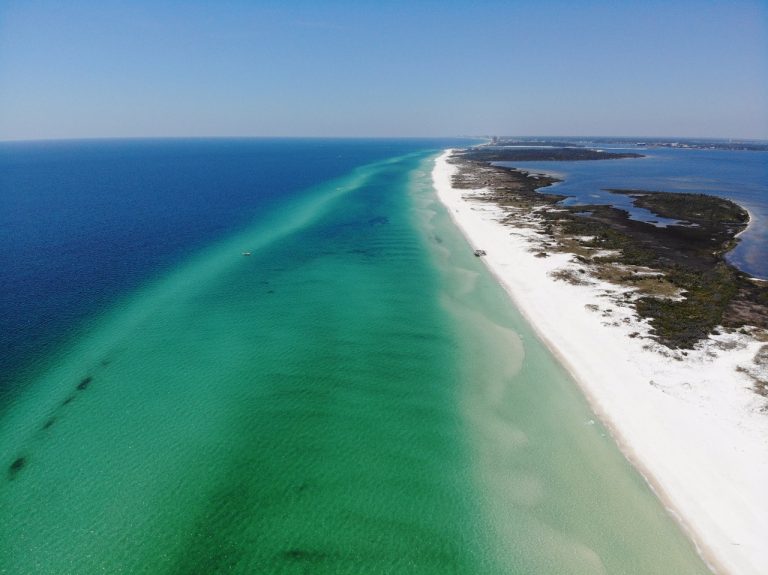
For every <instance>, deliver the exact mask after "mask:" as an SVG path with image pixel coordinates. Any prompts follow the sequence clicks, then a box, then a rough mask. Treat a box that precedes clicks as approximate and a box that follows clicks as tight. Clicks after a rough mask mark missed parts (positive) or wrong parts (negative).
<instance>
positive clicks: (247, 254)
mask: <svg viewBox="0 0 768 575" xmlns="http://www.w3.org/2000/svg"><path fill="white" fill-rule="evenodd" d="M243 255H244V256H249V255H251V252H243Z"/></svg>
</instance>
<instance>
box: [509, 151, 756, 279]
mask: <svg viewBox="0 0 768 575" xmlns="http://www.w3.org/2000/svg"><path fill="white" fill-rule="evenodd" d="M603 147H604V148H605V149H609V147H606V146H603ZM611 149H614V150H615V151H630V152H638V153H641V154H643V155H644V156H645V157H643V158H627V159H621V160H609V161H608V160H606V161H585V162H513V163H505V162H501V163H500V164H502V165H509V166H515V167H519V168H522V169H524V170H529V171H533V172H546V173H553V174H555V175H557V176H559V177H561V178H563V179H564V181H563V182H562V183H559V184H556V185H555V186H553V187H551V188H549V190H551V191H552V192H553V193H558V194H564V195H568V196H571V197H570V198H569V199H567V200H565V203H566V204H568V205H580V204H608V205H614V206H617V207H619V208H622V209H625V210H627V211H628V212H629V213H630V216H631V217H633V218H636V219H640V220H644V221H655V222H659V224H661V225H663V224H665V223H669V222H665V221H664V219H663V218H659V217H657V216H655V215H653V214H651V213H650V212H648V211H647V210H644V209H639V208H635V207H634V206H632V203H631V198H629V197H627V196H621V195H618V194H612V193H610V192H608V191H606V190H607V189H609V188H613V189H641V190H651V191H665V192H678V193H703V194H712V195H716V196H721V197H724V198H728V199H730V200H733V201H735V202H736V203H738V204H739V205H741V206H743V207H744V208H746V209H748V210H749V212H750V215H751V221H750V225H749V228H748V229H747V231H746V232H745V233H744V234H742V235H741V241H740V243H739V245H738V246H737V247H736V249H734V250H733V251H732V252H731V253H730V254H729V256H728V259H729V261H730V262H731V263H733V264H734V265H736V266H737V267H739V268H740V269H742V270H744V271H745V272H747V273H749V274H751V275H753V276H755V277H759V278H766V279H768V153H766V152H752V151H741V150H739V151H730V150H697V149H682V148H678V149H674V148H654V149H644V148H639V149H638V148H631V149H628V148H611Z"/></svg>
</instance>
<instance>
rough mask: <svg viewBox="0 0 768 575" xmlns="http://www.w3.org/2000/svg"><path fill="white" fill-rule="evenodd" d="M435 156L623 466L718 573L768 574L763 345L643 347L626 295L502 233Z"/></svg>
mask: <svg viewBox="0 0 768 575" xmlns="http://www.w3.org/2000/svg"><path fill="white" fill-rule="evenodd" d="M450 154H451V151H450V150H448V151H446V152H444V153H443V154H442V155H441V156H440V157H439V158H438V159H437V160H436V163H435V167H434V170H433V173H432V177H433V181H434V186H435V189H436V191H437V195H438V197H439V199H440V200H441V202H442V203H443V204H444V205H445V207H446V208H447V209H448V210H449V211H450V213H451V216H452V217H453V219H454V221H455V222H456V224H457V225H458V226H459V228H460V229H461V230H462V231H463V233H464V235H465V236H466V238H467V240H468V241H469V243H470V244H471V246H472V249H482V250H485V251H486V252H487V255H486V256H484V257H483V261H484V262H485V263H486V265H487V266H488V268H489V269H490V270H491V272H492V273H493V274H494V275H495V276H496V277H497V278H498V280H499V282H500V283H501V284H502V286H503V287H504V288H505V289H506V291H507V292H508V293H509V295H510V296H511V298H512V300H513V301H514V303H515V304H516V306H517V307H518V309H519V310H520V311H521V312H522V313H523V315H524V316H525V317H526V318H527V319H528V320H529V322H530V323H531V324H532V326H533V327H534V329H535V330H536V332H537V333H538V334H539V336H540V337H541V339H542V340H543V341H544V342H545V343H546V344H547V346H548V347H549V348H550V349H551V351H552V352H553V353H554V354H555V355H556V356H557V357H558V358H559V359H560V360H561V361H562V363H563V364H564V365H565V366H566V367H567V369H568V370H569V371H570V372H571V374H572V375H573V377H574V378H575V380H576V381H577V382H578V384H579V385H580V386H581V388H582V389H583V391H584V393H585V395H586V396H587V398H588V399H589V401H590V403H591V405H592V407H593V409H594V410H595V412H596V413H597V414H598V415H599V416H600V418H601V419H602V420H603V421H604V422H605V423H606V425H607V426H608V427H609V428H610V429H611V430H612V433H613V435H614V437H615V439H616V441H617V443H618V444H619V446H620V447H621V449H622V450H623V452H624V453H625V454H626V456H627V457H628V458H629V459H630V461H631V462H632V463H633V464H634V465H635V466H636V467H637V469H639V470H640V472H641V473H642V474H643V475H644V476H645V477H646V479H647V480H648V482H649V483H650V485H651V486H652V487H653V488H654V489H655V490H656V492H657V493H658V495H659V497H660V498H661V499H662V501H664V503H665V504H666V505H667V507H668V508H669V509H670V512H671V513H673V514H674V515H675V516H676V517H677V518H678V520H679V521H680V523H681V524H682V526H683V528H684V529H685V530H686V531H688V533H689V534H690V535H691V537H692V538H693V540H694V541H695V543H696V544H697V546H698V547H699V549H700V551H701V553H702V556H703V557H704V558H705V560H706V561H707V562H708V563H709V564H710V565H711V566H712V568H713V570H715V571H716V572H718V573H732V574H755V575H757V574H761V573H762V574H765V573H768V545H766V544H765V540H766V537H768V409H767V408H766V406H767V405H768V402H767V401H766V399H765V398H764V397H762V396H760V395H758V394H757V393H756V392H755V391H754V389H753V385H754V381H753V379H751V378H750V376H749V375H748V374H749V372H752V373H753V374H755V375H759V376H761V377H766V373H765V372H766V366H765V365H762V366H761V365H758V364H756V363H755V362H754V357H755V354H756V352H757V351H758V350H759V349H760V347H761V346H763V345H764V342H760V341H757V340H756V339H754V338H753V337H750V336H748V335H745V334H738V333H733V334H727V333H722V334H721V335H718V336H712V337H710V339H709V340H707V341H706V342H704V343H703V344H701V345H699V346H698V347H697V348H696V349H695V350H692V351H689V352H687V353H685V352H681V351H679V350H675V351H673V350H670V349H668V348H666V347H663V346H661V345H659V344H657V343H655V342H653V341H652V340H651V339H650V338H649V337H647V336H648V333H649V327H648V325H647V323H646V322H645V321H641V320H640V319H639V318H638V317H637V316H636V315H635V314H634V312H633V310H632V309H631V308H630V307H629V306H628V305H627V304H626V302H625V301H624V300H625V298H624V295H625V294H626V292H628V291H631V290H630V288H627V287H621V286H617V285H614V284H611V283H607V282H604V281H600V280H597V279H594V278H591V277H589V276H588V274H581V275H580V276H578V277H584V278H586V282H585V284H586V285H574V284H572V283H568V282H566V281H561V280H557V279H555V278H554V277H553V276H552V275H551V274H552V272H554V271H556V270H571V271H572V272H573V273H576V274H580V272H579V267H580V266H582V264H579V263H578V262H577V261H576V260H575V258H574V257H573V255H571V254H567V253H559V252H553V253H550V254H549V257H536V255H535V254H536V252H539V251H541V248H540V247H539V246H540V243H541V242H542V241H543V240H544V239H545V238H544V235H543V234H542V233H541V232H540V231H539V230H538V229H537V223H538V222H537V218H536V215H535V214H530V213H529V214H523V213H521V214H519V218H518V221H519V225H517V224H509V223H507V224H502V223H500V221H499V220H500V219H501V218H502V217H509V215H510V214H509V212H507V211H502V208H499V207H496V206H495V205H493V204H490V203H488V202H482V201H477V200H473V199H472V198H470V197H468V196H476V195H478V194H481V193H482V192H483V191H482V190H464V189H454V188H453V187H452V184H451V178H452V175H453V173H454V172H455V171H456V167H455V166H453V165H452V164H450V163H449V162H448V158H449V156H450Z"/></svg>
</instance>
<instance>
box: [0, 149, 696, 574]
mask: <svg viewBox="0 0 768 575" xmlns="http://www.w3.org/2000/svg"><path fill="white" fill-rule="evenodd" d="M430 170H431V159H430V158H429V157H426V156H425V155H424V154H415V155H409V156H404V157H400V158H395V159H393V160H391V161H389V162H383V163H379V164H374V165H370V166H366V167H364V168H360V169H359V170H357V171H356V172H354V173H352V174H350V175H349V177H347V178H344V179H342V180H338V181H334V182H329V183H328V184H326V185H324V186H321V187H318V188H317V189H315V190H313V191H312V193H311V194H309V195H308V196H306V197H304V198H302V199H301V200H300V201H296V202H295V203H294V204H293V205H292V206H290V208H289V209H286V210H285V211H284V212H281V213H280V214H275V215H273V216H272V218H271V219H269V220H265V221H260V222H256V223H255V224H254V226H253V228H252V229H250V230H248V231H246V232H245V233H243V234H241V235H239V236H237V237H233V238H231V239H229V240H227V241H225V242H223V243H221V244H219V245H216V246H213V247H211V248H210V249H209V250H207V251H205V252H203V253H200V254H198V255H197V256H195V257H194V258H192V259H191V260H190V261H188V262H187V263H186V264H185V265H184V266H183V267H181V268H180V269H178V270H177V271H175V272H174V273H172V274H170V275H168V276H167V277H165V278H162V279H161V280H159V281H157V282H156V283H155V284H153V285H150V286H147V287H146V288H145V289H144V290H143V291H142V292H141V293H138V294H136V296H135V297H134V299H132V300H129V301H124V302H123V303H122V304H120V305H119V306H118V307H116V308H115V309H114V310H113V311H112V312H111V313H110V314H108V315H106V316H104V317H102V318H101V319H100V320H99V321H98V322H97V323H96V324H94V325H92V326H91V327H90V328H89V329H88V330H85V331H84V332H83V333H82V334H81V335H80V336H78V337H77V338H76V340H75V341H73V342H72V343H71V345H70V347H69V348H67V349H65V350H63V351H62V354H61V355H60V356H57V357H56V358H54V359H52V360H51V362H50V365H48V366H45V367H41V368H40V370H39V375H38V376H37V379H36V381H34V382H32V383H31V384H30V385H29V386H27V389H26V391H25V392H23V393H20V394H19V395H18V397H16V398H15V399H14V401H13V402H12V403H11V404H10V405H9V406H8V407H7V408H6V410H5V413H3V418H2V424H0V425H2V427H0V454H2V455H3V457H4V458H5V460H4V462H5V465H6V466H10V465H11V463H12V462H13V461H15V460H16V459H17V458H20V457H23V458H24V460H23V461H24V464H23V465H22V466H21V467H20V468H18V469H16V470H11V469H10V467H7V468H6V469H8V471H7V476H6V477H5V478H3V480H2V483H0V572H3V573H24V574H26V573H153V574H154V573H179V574H181V573H184V574H186V573H221V572H228V573H229V572H233V573H339V574H346V573H349V574H367V573H435V574H446V573H482V574H492V573H519V574H535V573H542V574H544V573H547V574H552V573H573V574H581V573H584V574H586V573H627V574H642V573H648V574H651V573H653V574H658V573H705V572H707V571H706V568H705V567H704V565H703V564H702V562H701V560H700V559H699V558H698V557H697V555H696V553H695V550H694V549H693V546H692V545H691V544H690V543H689V542H688V540H687V539H686V538H685V537H684V536H683V535H682V533H681V532H680V530H679V528H678V527H677V526H676V524H675V523H674V522H673V521H672V520H671V518H670V517H669V516H668V514H667V513H666V512H665V511H664V509H663V508H662V506H661V505H660V504H659V503H658V502H657V501H656V499H655V498H654V496H653V494H652V493H651V492H650V490H649V489H648V488H647V486H646V485H645V483H644V482H643V480H642V478H640V476H639V475H638V474H637V473H635V472H634V471H633V470H632V469H631V467H630V466H629V465H628V464H627V462H626V461H625V460H624V458H623V457H622V456H621V454H620V453H619V452H618V450H617V448H616V447H615V445H614V444H613V443H612V441H611V440H610V438H609V437H608V436H607V433H606V432H605V430H604V429H603V428H602V427H601V426H600V425H599V424H591V423H590V421H591V420H593V419H594V416H593V415H592V414H591V413H590V412H589V410H588V408H587V406H586V405H585V402H584V401H583V399H582V397H581V396H580V395H579V392H578V390H577V389H576V387H575V385H574V384H573V383H572V382H571V381H570V379H569V378H568V377H567V375H566V374H565V373H564V372H563V371H562V369H561V368H560V367H559V366H558V364H557V363H556V362H555V361H554V360H553V359H552V357H551V356H550V355H549V354H548V352H547V351H546V350H545V349H544V348H543V346H542V345H541V344H540V343H539V342H538V341H537V340H536V339H535V337H534V336H533V334H532V333H531V331H530V329H529V328H528V326H526V325H525V323H524V322H523V321H522V320H521V318H520V317H519V315H518V314H517V313H516V311H515V310H514V308H513V307H512V306H511V304H510V303H509V302H508V300H507V298H506V296H505V294H504V293H503V292H502V290H501V289H500V288H499V286H498V285H496V283H495V282H494V281H493V279H492V278H491V277H490V275H489V274H488V273H487V272H486V271H485V270H484V269H483V268H482V265H481V263H480V262H479V261H477V258H474V257H473V256H472V254H471V251H470V250H469V248H468V246H467V244H466V242H465V241H464V240H463V238H462V237H461V236H460V234H459V233H458V231H457V230H456V229H455V228H454V227H453V225H452V223H451V222H450V219H449V217H448V214H446V213H445V211H444V210H443V209H442V208H441V207H440V206H439V204H438V203H437V202H436V199H435V197H434V193H433V190H432V188H431V180H430V175H429V172H430ZM360 222H364V223H366V225H364V226H360V225H359V223H360ZM244 250H250V251H252V254H253V255H252V256H250V257H242V256H241V255H240V253H241V252H242V251H244ZM85 377H91V378H92V380H90V381H89V382H88V384H87V385H85V386H82V387H85V388H84V389H77V387H78V384H79V383H80V382H81V381H83V378H85Z"/></svg>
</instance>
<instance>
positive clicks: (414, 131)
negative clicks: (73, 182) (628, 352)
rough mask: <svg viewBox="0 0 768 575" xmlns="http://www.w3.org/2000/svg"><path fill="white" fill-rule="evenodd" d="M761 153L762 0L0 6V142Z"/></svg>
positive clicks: (765, 107)
mask: <svg viewBox="0 0 768 575" xmlns="http://www.w3.org/2000/svg"><path fill="white" fill-rule="evenodd" d="M458 134H499V135H635V136H653V135H657V136H712V137H733V138H768V0H758V1H755V0H730V1H720V2H710V1H707V0H696V1H679V2H676V1H674V0H668V1H665V2H656V1H653V0H651V1H645V0H644V1H632V2H629V1H627V2H622V1H620V0H615V1H613V2H595V1H581V0H570V1H564V2H555V1H546V0H543V1H533V0H532V1H523V0H521V1H511V0H509V1H506V2H482V1H474V2H472V1H470V0H464V1H460V2H454V1H450V0H443V1H440V2H432V1H424V2H419V1H418V0H410V1H405V2H399V1H392V2H385V1H384V0H381V1H377V2H367V1H366V0H357V1H354V2H353V1H348V2H342V1H336V2H333V1H329V2H323V1H317V0H315V1H312V2H309V1H297V2H288V1H282V2H278V1H275V2H269V1H258V0H252V1H226V0H224V1H204V2H194V1H163V0H152V1H147V2H142V1H138V0H136V1H124V2H116V1H111V0H98V1H92V2H84V1H77V0H68V1H63V2H62V1H35V0H23V1H15V0H2V1H0V139H37V138H71V137H120V136H398V135H401V136H442V135H458Z"/></svg>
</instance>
